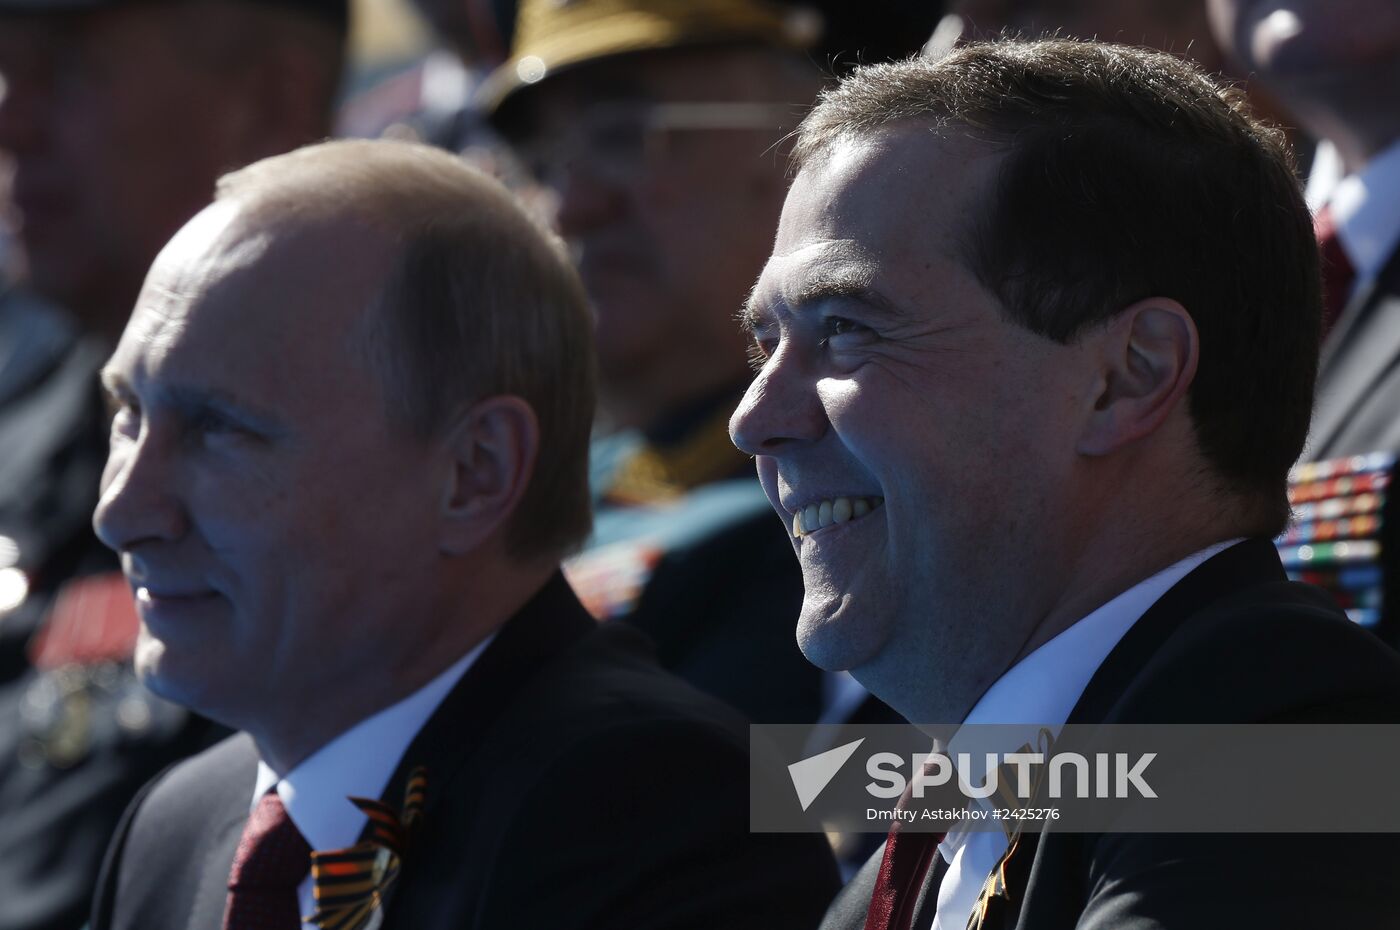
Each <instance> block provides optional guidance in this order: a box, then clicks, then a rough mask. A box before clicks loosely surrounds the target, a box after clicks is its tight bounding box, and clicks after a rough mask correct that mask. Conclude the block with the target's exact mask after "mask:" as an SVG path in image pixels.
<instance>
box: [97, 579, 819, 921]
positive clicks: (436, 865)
mask: <svg viewBox="0 0 1400 930" xmlns="http://www.w3.org/2000/svg"><path fill="white" fill-rule="evenodd" d="M747 746H748V736H747V731H746V729H745V728H744V727H743V725H742V724H741V723H740V722H739V720H738V718H737V715H732V714H731V712H730V711H728V710H727V709H726V708H724V707H722V706H721V705H718V704H716V703H713V702H712V701H711V700H710V699H708V698H705V697H702V696H701V695H700V694H698V693H696V692H695V691H693V690H691V689H690V688H689V687H688V686H686V685H685V684H683V683H682V682H680V681H678V680H676V679H674V678H672V677H671V676H669V675H667V674H666V673H664V672H662V671H661V670H660V669H659V668H658V667H657V666H656V665H655V663H654V660H653V659H652V657H651V656H650V654H649V650H648V648H647V645H646V642H645V638H644V637H642V636H641V635H640V634H638V633H636V632H635V631H632V630H628V629H627V628H625V627H622V626H618V625H613V624H610V625H606V626H603V627H601V628H600V627H598V626H597V625H596V624H595V623H594V621H593V620H592V619H591V618H590V617H589V616H588V615H587V614H586V613H585V612H584V610H583V608H582V607H581V606H580V605H579V604H578V602H577V600H575V598H574V596H573V593H572V592H571V591H570V590H569V588H568V586H567V585H566V583H565V582H564V580H563V578H562V576H558V575H556V576H555V578H554V579H553V580H552V581H551V582H550V583H549V585H547V586H546V588H545V589H544V590H543V591H542V592H541V593H540V594H539V595H537V596H536V597H535V599H534V600H533V601H531V603H530V604H529V605H527V606H526V607H525V608H524V609H523V610H522V611H521V612H520V613H519V614H518V615H517V616H516V617H515V618H513V619H512V620H511V621H510V622H509V623H507V624H506V626H505V627H504V628H503V629H502V630H501V632H500V633H499V634H498V635H497V637H496V639H495V640H494V641H493V642H492V644H491V645H490V646H489V647H488V648H487V650H486V651H485V652H484V653H482V655H481V656H480V658H479V659H478V660H477V662H476V663H475V664H474V665H473V666H472V668H471V669H470V670H469V671H468V672H467V674H466V675H465V676H464V677H463V679H462V681H461V683H460V684H459V685H458V686H457V687H456V688H455V690H453V691H452V692H451V694H450V695H449V696H448V698H447V699H446V701H445V702H444V703H443V704H442V706H441V707H439V709H438V710H437V712H436V713H435V714H434V716H433V717H432V719H431V720H430V721H429V723H428V724H427V725H426V726H425V727H424V729H423V730H422V731H421V732H420V733H419V734H418V736H417V737H416V738H415V740H414V741H413V744H412V745H411V746H410V747H409V749H408V751H407V753H406V754H405V756H404V758H403V760H402V761H401V764H400V768H399V770H398V772H397V773H396V774H395V775H394V777H393V778H392V779H391V781H390V784H389V786H388V788H387V789H386V791H385V793H384V799H385V800H386V801H389V802H391V803H397V802H398V801H399V800H401V799H402V797H403V786H404V782H405V780H406V779H407V776H408V773H409V771H410V770H411V769H412V768H414V767H416V766H425V767H426V768H427V780H428V785H427V799H426V806H425V809H424V817H423V820H422V822H421V826H420V828H419V829H418V831H417V833H416V834H415V835H414V837H413V839H412V844H413V845H412V847H411V849H410V851H409V853H408V855H407V856H406V858H405V862H404V866H403V871H402V873H401V876H400V879H399V881H398V883H397V884H396V885H395V886H394V888H393V890H392V893H391V897H390V899H389V901H388V904H387V907H386V920H385V927H386V928H411V930H432V928H454V930H456V928H467V927H475V928H483V930H485V928H491V930H495V928H527V930H528V928H540V930H568V928H584V927H588V928H647V927H656V928H660V927H666V928H691V927H694V928H702V927H705V928H709V927H755V928H758V927H764V928H770V927H791V928H794V930H795V928H804V927H813V926H815V925H816V924H817V922H818V921H819V920H820V917H821V914H822V911H823V910H824V908H825V906H826V904H827V902H828V901H829V900H830V897H831V895H832V894H833V893H834V892H835V890H836V887H837V879H836V875H835V869H834V867H833V864H832V861H831V856H830V853H829V851H828V850H827V847H826V843H825V841H824V840H823V839H822V837H821V836H819V835H809V836H795V835H788V836H781V835H764V834H750V833H749V831H748V777H749V773H748V762H747ZM256 765H257V755H256V752H255V750H254V747H253V744H252V741H251V740H250V739H249V738H248V737H247V736H244V735H239V736H235V737H233V738H232V739H230V740H228V741H226V742H224V743H222V744H220V745H219V746H217V747H215V748H214V749H212V750H210V751H209V752H207V753H205V754H203V755H201V756H198V757H195V758H194V759H191V760H189V761H187V762H185V763H183V764H181V765H179V766H177V767H176V768H174V769H173V770H172V771H170V772H169V773H168V774H166V775H165V776H164V777H162V778H160V779H158V780H157V781H156V782H155V783H153V785H151V786H150V787H148V788H147V790H146V791H145V792H144V793H143V795H142V796H141V797H140V798H139V799H138V800H137V802H136V803H135V804H134V805H133V807H132V809H131V810H130V811H129V812H128V815H127V818H126V821H125V823H124V825H123V827H122V829H121V831H120V832H119V834H118V836H117V839H116V840H115V842H114V844H113V847H112V850H111V852H110V853H109V857H108V861H107V865H106V868H105V870H104V876H103V879H102V882H101V885H100V887H99V890H98V896H97V902H96V904H95V908H94V920H93V927H94V930H205V928H209V930H217V928H218V927H219V926H220V919H221V916H222V912H223V907H224V899H225V883H226V881H227V877H228V873H229V869H230V865H231V863H232V860H233V853H234V849H235V846H236V844H237V841H238V838H239V835H240V833H241V831H242V829H243V825H244V822H245V820H246V818H247V815H248V808H249V803H250V801H251V792H252V790H253V783H254V778H255V771H256Z"/></svg>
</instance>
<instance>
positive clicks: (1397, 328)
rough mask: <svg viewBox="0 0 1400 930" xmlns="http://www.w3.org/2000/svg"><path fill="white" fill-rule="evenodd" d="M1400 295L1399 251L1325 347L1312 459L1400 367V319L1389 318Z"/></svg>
mask: <svg viewBox="0 0 1400 930" xmlns="http://www.w3.org/2000/svg"><path fill="white" fill-rule="evenodd" d="M1397 292H1400V249H1397V250H1396V252H1395V254H1393V255H1392V256H1391V257H1390V260H1389V261H1388V262H1387V263H1386V266H1385V268H1384V269H1383V270H1382V271H1381V273H1380V275H1378V276H1377V278H1376V280H1375V281H1374V282H1372V283H1371V284H1370V286H1368V287H1367V288H1366V289H1365V290H1364V291H1363V292H1362V293H1360V294H1358V295H1357V296H1356V297H1355V298H1354V299H1353V300H1352V301H1351V303H1350V304H1348V305H1347V309H1346V310H1345V311H1344V312H1343V314H1342V317H1341V319H1340V320H1338V322H1337V327H1336V329H1335V330H1334V331H1333V332H1332V334H1331V335H1330V336H1329V337H1328V339H1327V341H1326V343H1325V344H1324V345H1323V349H1322V358H1321V363H1320V366H1319V370H1318V397H1317V406H1316V411H1315V414H1314V416H1313V426H1312V435H1311V437H1310V439H1309V450H1310V451H1309V455H1310V457H1311V458H1315V459H1316V458H1327V457H1329V455H1328V452H1327V449H1328V447H1329V446H1330V444H1331V443H1332V442H1333V441H1334V440H1335V439H1336V438H1337V435H1338V434H1339V433H1340V432H1341V431H1342V430H1343V429H1344V428H1345V427H1346V425H1347V423H1348V422H1349V421H1350V419H1351V417H1352V416H1353V415H1354V414H1355V413H1356V412H1357V410H1358V409H1359V408H1360V406H1361V403H1362V401H1364V400H1365V398H1366V397H1367V396H1368V395H1369V394H1370V392H1371V389H1372V388H1373V387H1374V386H1375V384H1376V382H1378V381H1379V380H1380V379H1381V378H1382V377H1383V376H1384V375H1385V374H1386V372H1388V371H1389V370H1391V369H1392V368H1393V367H1394V366H1395V365H1396V364H1400V319H1397V320H1389V319H1386V317H1387V314H1386V313H1385V312H1384V310H1385V308H1386V307H1387V306H1388V304H1389V303H1390V302H1391V301H1390V298H1391V295H1393V294H1395V293H1397Z"/></svg>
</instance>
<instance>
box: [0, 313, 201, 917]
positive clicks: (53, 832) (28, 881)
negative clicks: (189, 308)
mask: <svg viewBox="0 0 1400 930" xmlns="http://www.w3.org/2000/svg"><path fill="white" fill-rule="evenodd" d="M52 313H53V311H51V310H48V309H46V308H43V307H41V306H39V305H37V304H36V303H35V302H34V301H33V300H32V299H31V298H29V297H26V296H24V295H21V294H19V293H17V292H14V291H10V292H6V293H4V294H3V295H0V340H2V341H3V342H4V346H3V348H0V358H3V359H4V364H3V370H0V385H3V386H4V391H3V393H0V594H3V603H4V604H5V605H6V606H7V607H8V609H7V610H5V611H4V612H3V613H0V824H3V827H0V930H75V928H77V927H81V926H82V925H83V923H84V921H85V920H86V917H87V912H88V907H89V900H90V897H91V894H92V887H93V883H94V882H95V880H96V877H97V872H98V868H99V866H100V865H101V860H102V855H103V853H104V851H105V849H106V845H107V841H108V838H109V837H110V835H111V833H112V831H113V829H115V827H116V824H117V820H118V818H119V817H120V816H121V812H122V810H123V809H124V808H125V806H126V803H127V801H128V800H130V798H131V796H132V795H133V794H135V793H136V791H137V790H138V789H139V788H140V787H141V785H142V784H143V783H145V781H147V780H148V779H149V778H150V777H152V776H153V775H155V774H156V772H158V771H159V770H161V769H162V768H164V767H165V766H166V765H168V764H170V763H171V762H173V761H175V760H176V759H178V758H181V757H183V756H185V755H187V754H189V753H190V752H192V751H194V750H195V749H196V748H199V747H201V746H203V745H204V744H205V743H206V742H207V740H208V739H209V737H210V733H209V730H210V726H209V724H207V723H206V722H204V721H202V720H200V719H199V718H196V717H193V716H192V715H190V714H188V713H187V712H186V711H184V710H183V709H181V708H178V707H176V706H174V705H172V704H169V703H167V702H165V701H161V700H159V699H157V698H155V697H153V696H152V695H150V694H149V693H148V692H147V691H146V690H145V689H144V688H143V687H141V685H140V684H139V683H138V682H137V681H136V679H135V676H134V674H133V673H132V671H131V667H130V662H129V658H130V648H131V644H132V641H133V638H134V634H135V614H134V610H133V608H132V607H131V604H130V593H129V590H128V589H127V588H126V586H125V582H124V581H121V580H120V575H119V574H117V572H118V565H117V561H116V557H115V556H114V555H113V554H112V553H111V552H110V551H108V550H107V549H106V548H105V547H104V546H102V545H101V544H100V543H99V542H98V540H97V538H96V537H95V536H94V535H93V532H92V527H91V521H92V511H93V508H94V507H95V506H96V503H97V489H98V483H99V479H100V477H101V470H102V465H103V462H104V461H105V460H106V455H107V418H106V416H105V412H104V405H103V402H102V399H101V396H100V393H99V388H98V384H97V380H96V375H95V373H96V371H97V369H98V367H99V366H100V365H101V363H102V361H103V360H104V358H105V351H104V350H103V349H102V348H101V347H99V346H96V345H93V344H91V343H88V342H86V341H84V340H82V339H80V338H78V337H76V336H75V335H73V333H72V332H71V330H69V329H68V328H67V327H66V326H64V325H63V324H62V323H61V322H58V320H59V318H56V317H53V318H46V316H45V315H46V314H52ZM17 345H23V346H24V349H25V350H24V351H22V352H21V351H14V350H16V349H17ZM16 366H17V367H16ZM95 589H101V590H104V591H106V592H107V596H105V597H99V598H93V597H92V596H91V592H92V591H93V590H95ZM113 591H119V592H120V594H121V597H119V598H116V597H112V596H111V593H112V592H113ZM56 603H66V605H67V609H66V610H64V611H60V612H59V613H60V614H62V615H63V616H62V617H58V616H56V615H55V614H54V611H53V610H52V608H53V607H54V605H55V604H56ZM39 647H42V648H39ZM36 659H38V664H36V663H35V660H36Z"/></svg>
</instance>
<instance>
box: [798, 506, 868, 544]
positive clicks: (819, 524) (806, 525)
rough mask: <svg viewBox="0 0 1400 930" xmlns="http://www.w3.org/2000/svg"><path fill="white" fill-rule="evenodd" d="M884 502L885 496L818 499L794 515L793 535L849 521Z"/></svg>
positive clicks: (800, 534) (806, 533)
mask: <svg viewBox="0 0 1400 930" xmlns="http://www.w3.org/2000/svg"><path fill="white" fill-rule="evenodd" d="M884 502H885V499H884V498H883V497H833V498H832V499H831V500H825V501H816V502H814V503H811V504H808V505H807V506H806V507H803V508H802V509H801V510H799V511H797V513H795V514H793V515H792V535H793V536H806V535H808V534H810V533H815V532H816V531H817V530H820V529H823V528H825V527H828V526H831V525H833V524H836V523H849V522H850V521H852V520H857V519H859V518H861V517H863V516H865V515H866V514H868V513H869V512H870V511H872V510H874V509H875V508H876V507H879V506H880V505H881V504H883V503H884Z"/></svg>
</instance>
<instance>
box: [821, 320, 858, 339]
mask: <svg viewBox="0 0 1400 930" xmlns="http://www.w3.org/2000/svg"><path fill="white" fill-rule="evenodd" d="M868 331H869V328H868V327H867V326H865V325H864V324H862V323H857V322H855V321H854V320H848V319H846V318H845V317H841V316H829V317H826V318H825V319H823V320H822V338H824V339H830V338H831V337H832V336H844V335H847V334H848V333H863V332H868Z"/></svg>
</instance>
